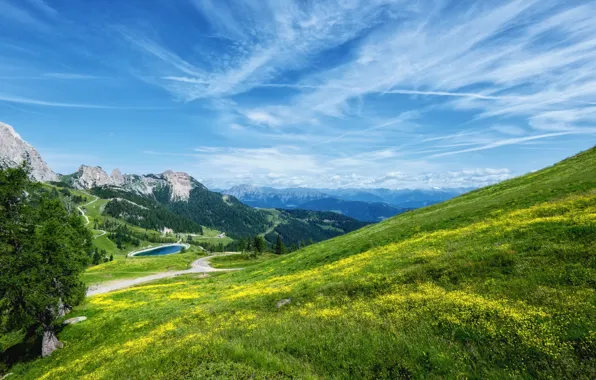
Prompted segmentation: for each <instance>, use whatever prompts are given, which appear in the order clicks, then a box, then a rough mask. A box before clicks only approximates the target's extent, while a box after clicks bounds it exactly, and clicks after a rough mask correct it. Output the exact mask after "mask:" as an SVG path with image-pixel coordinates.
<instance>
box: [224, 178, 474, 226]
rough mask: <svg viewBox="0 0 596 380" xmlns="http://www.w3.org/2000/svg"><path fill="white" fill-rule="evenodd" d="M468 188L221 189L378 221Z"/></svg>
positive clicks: (259, 201) (247, 200) (264, 204)
mask: <svg viewBox="0 0 596 380" xmlns="http://www.w3.org/2000/svg"><path fill="white" fill-rule="evenodd" d="M468 190H470V189H446V190H421V189H416V190H409V189H403V190H389V189H309V188H288V189H274V188H271V187H258V186H251V185H239V186H234V187H232V188H230V189H228V190H222V191H221V192H222V193H223V194H228V195H232V196H234V197H236V198H237V199H239V200H240V201H242V203H244V204H246V205H249V206H253V207H261V208H284V209H294V208H301V209H306V210H318V211H336V212H339V213H342V214H344V215H346V216H349V217H352V218H355V219H358V220H361V221H366V222H378V221H380V220H383V219H386V218H388V217H391V216H394V215H397V214H400V213H402V212H404V211H407V210H408V209H413V208H419V207H425V206H429V205H432V204H435V203H439V202H443V201H446V200H448V199H451V198H453V197H455V196H457V195H460V194H462V193H464V192H466V191H468Z"/></svg>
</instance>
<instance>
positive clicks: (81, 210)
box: [77, 193, 107, 239]
mask: <svg viewBox="0 0 596 380" xmlns="http://www.w3.org/2000/svg"><path fill="white" fill-rule="evenodd" d="M85 194H87V193H85ZM98 199H99V197H95V199H94V200H92V201H91V202H89V203H86V204H84V205H83V206H79V207H77V209H78V210H79V212H80V213H81V215H83V218H85V221H86V222H85V225H86V226H88V225H89V223H91V221H90V220H89V217H88V216H87V214H85V211H83V209H82V208H81V207H87V206H89V205H91V204H93V203H95V202H97V200H98ZM95 231H97V232H101V233H100V234H99V235H95V236H93V239H97V238H98V237H100V236H103V235H105V234H107V232H106V231H104V230H95Z"/></svg>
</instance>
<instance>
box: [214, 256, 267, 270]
mask: <svg viewBox="0 0 596 380" xmlns="http://www.w3.org/2000/svg"><path fill="white" fill-rule="evenodd" d="M277 257H278V256H277V255H275V254H273V253H263V254H261V255H258V256H257V257H251V256H250V255H249V254H248V253H243V254H240V255H233V256H221V257H214V258H212V259H211V260H210V261H209V262H210V264H211V266H212V267H213V268H247V267H249V266H253V265H256V264H260V263H262V262H264V261H268V260H271V259H274V258H277Z"/></svg>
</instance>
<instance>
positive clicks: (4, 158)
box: [0, 123, 58, 182]
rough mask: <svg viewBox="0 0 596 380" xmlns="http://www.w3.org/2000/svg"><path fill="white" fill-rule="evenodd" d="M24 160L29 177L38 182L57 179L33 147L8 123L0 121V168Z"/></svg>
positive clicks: (15, 164)
mask: <svg viewBox="0 0 596 380" xmlns="http://www.w3.org/2000/svg"><path fill="white" fill-rule="evenodd" d="M23 162H26V163H27V164H28V165H29V167H30V168H31V178H32V179H34V180H36V181H40V182H49V181H57V180H58V175H57V174H56V173H54V172H53V171H52V169H50V168H49V166H48V164H46V162H45V161H44V160H43V159H42V158H41V155H40V154H39V152H37V150H35V148H33V147H32V146H31V145H30V144H28V143H27V142H26V141H25V140H23V139H22V138H21V136H20V135H19V134H18V133H16V132H15V130H14V129H13V128H12V127H11V126H10V125H8V124H4V123H0V168H14V167H17V166H19V165H21V164H22V163H23Z"/></svg>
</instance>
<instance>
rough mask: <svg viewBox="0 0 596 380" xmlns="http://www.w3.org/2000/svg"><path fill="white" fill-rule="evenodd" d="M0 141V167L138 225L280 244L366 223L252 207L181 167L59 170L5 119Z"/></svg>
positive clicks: (322, 236) (341, 231)
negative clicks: (91, 199)
mask: <svg viewBox="0 0 596 380" xmlns="http://www.w3.org/2000/svg"><path fill="white" fill-rule="evenodd" d="M0 147H1V148H2V149H1V150H0V167H14V166H18V165H20V164H22V163H23V162H24V163H26V164H27V165H28V166H29V167H30V170H31V177H32V178H33V179H34V180H36V181H39V182H46V183H50V184H53V185H57V186H60V187H64V186H66V187H70V188H73V189H77V190H83V191H86V192H90V193H92V194H94V195H96V196H98V197H99V198H101V199H106V200H109V202H108V203H107V204H106V205H105V208H104V210H103V212H104V213H105V214H106V215H109V216H111V217H114V218H116V219H118V220H121V221H124V222H126V223H128V224H131V225H134V226H138V227H141V228H146V229H152V230H163V229H174V231H175V232H189V233H196V232H202V227H207V228H210V229H215V230H219V231H223V232H225V233H226V234H227V235H228V236H230V237H232V238H241V237H248V236H254V235H258V234H261V235H264V236H265V238H266V239H267V240H268V241H269V242H270V243H273V242H274V241H275V239H276V238H277V235H278V234H279V235H281V236H282V237H283V239H284V241H285V242H286V244H288V245H290V244H295V245H299V244H300V243H301V242H303V241H306V240H310V239H312V240H313V241H320V240H324V239H329V238H331V237H334V236H338V235H341V234H344V233H346V232H349V231H352V230H354V229H357V228H360V227H362V226H364V225H365V224H366V223H363V222H359V221H356V220H354V219H352V218H350V217H348V216H344V215H338V214H333V213H329V212H319V213H317V212H310V213H308V214H300V213H293V212H286V211H283V210H275V209H267V210H260V209H256V208H253V207H250V206H248V205H245V204H243V203H242V202H240V201H239V200H238V199H236V198H235V197H234V196H232V195H229V194H221V193H218V192H213V191H210V190H209V189H207V188H206V187H205V186H203V184H201V183H200V182H199V181H197V180H196V179H194V178H193V177H192V176H190V175H189V174H187V173H182V172H173V171H171V170H168V171H165V172H163V173H160V174H146V175H136V174H122V172H121V171H120V170H118V169H115V170H114V171H113V172H112V173H111V174H108V173H107V172H106V171H105V170H104V169H102V168H101V167H99V166H86V165H81V166H80V167H79V169H78V170H77V171H76V172H75V173H73V174H69V175H59V174H56V173H55V172H53V171H52V170H51V169H50V168H49V166H48V165H47V163H46V162H45V161H44V160H43V159H42V157H41V155H40V154H39V153H38V152H37V151H36V150H35V148H33V147H32V146H31V145H30V144H28V143H27V142H25V141H24V140H23V139H22V138H21V137H20V136H19V135H18V134H17V133H16V132H15V131H14V129H13V128H12V127H11V126H9V125H7V124H0ZM321 211H326V210H323V209H321ZM173 227H175V228H173Z"/></svg>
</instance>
